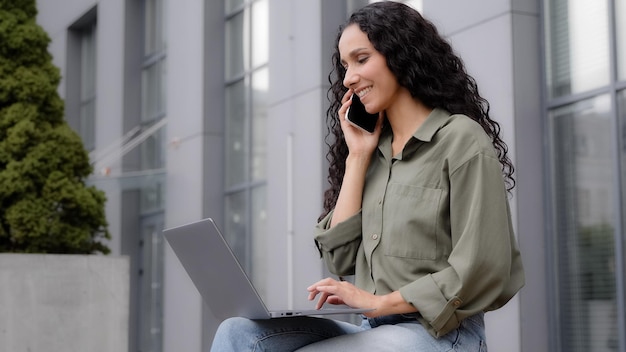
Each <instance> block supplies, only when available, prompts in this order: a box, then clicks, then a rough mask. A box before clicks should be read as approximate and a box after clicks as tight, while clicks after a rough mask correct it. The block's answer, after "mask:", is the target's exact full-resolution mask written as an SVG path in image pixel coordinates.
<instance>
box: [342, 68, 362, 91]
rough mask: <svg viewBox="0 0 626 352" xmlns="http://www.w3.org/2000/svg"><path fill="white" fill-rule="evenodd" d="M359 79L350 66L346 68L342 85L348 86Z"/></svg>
mask: <svg viewBox="0 0 626 352" xmlns="http://www.w3.org/2000/svg"><path fill="white" fill-rule="evenodd" d="M358 81H359V77H358V75H357V74H356V73H355V72H354V70H351V69H350V68H348V69H346V75H345V76H344V77H343V86H344V87H346V88H350V87H351V86H352V85H354V84H355V83H357V82H358Z"/></svg>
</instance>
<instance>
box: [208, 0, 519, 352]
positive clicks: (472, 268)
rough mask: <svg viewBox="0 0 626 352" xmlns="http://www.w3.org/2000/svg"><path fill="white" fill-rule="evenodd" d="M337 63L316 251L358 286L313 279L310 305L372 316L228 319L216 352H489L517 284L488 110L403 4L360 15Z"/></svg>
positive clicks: (507, 174)
mask: <svg viewBox="0 0 626 352" xmlns="http://www.w3.org/2000/svg"><path fill="white" fill-rule="evenodd" d="M333 61H334V64H335V68H334V72H335V74H336V78H337V79H336V80H333V79H332V78H331V84H332V86H331V88H330V93H331V98H332V99H334V100H333V101H332V104H331V106H330V108H329V110H328V113H327V120H328V122H329V128H330V133H331V137H333V143H332V145H330V151H329V154H328V158H329V162H330V170H329V171H330V172H329V181H330V188H329V189H328V190H327V191H326V194H325V200H324V209H325V210H324V213H323V214H322V216H321V217H320V219H319V223H318V225H317V227H316V236H315V241H316V244H317V246H318V248H319V250H320V253H321V255H322V257H323V258H324V261H325V262H326V265H327V266H328V268H329V270H330V271H331V272H333V273H334V274H336V275H338V276H340V277H341V276H344V275H354V276H355V283H354V285H353V284H351V283H348V282H346V281H337V280H334V279H331V278H327V279H324V280H321V281H319V282H317V283H314V284H313V285H311V286H310V287H309V288H308V290H309V299H310V300H314V299H318V302H317V307H318V308H321V307H322V306H323V305H324V304H326V303H329V304H347V305H349V306H351V307H355V308H373V309H374V310H373V311H371V312H368V313H366V314H365V315H364V319H363V324H362V325H361V326H359V327H357V326H354V325H351V324H347V323H344V322H337V321H333V320H329V319H318V318H310V317H304V318H296V319H294V318H288V319H287V320H269V321H251V320H246V319H242V318H233V319H229V320H226V321H225V322H224V323H223V324H222V325H221V326H220V328H219V329H218V332H217V335H216V338H215V341H214V349H215V350H229V349H232V350H271V351H279V350H280V351H282V350H284V351H291V350H296V349H298V348H300V349H299V350H300V351H320V350H337V351H340V350H341V351H343V350H361V349H362V348H366V349H368V350H375V351H383V350H390V351H450V350H454V351H483V350H486V345H485V333H484V322H483V312H485V311H488V310H493V309H497V308H499V307H501V306H502V305H504V304H505V303H506V302H507V301H508V300H509V299H510V298H511V297H512V296H513V295H515V294H516V292H517V291H518V290H519V289H520V288H521V287H522V286H523V284H524V274H523V269H522V263H521V258H520V255H519V251H518V249H517V246H516V244H515V238H514V234H513V230H512V223H511V217H510V211H509V206H508V202H507V189H508V190H511V189H512V188H513V186H514V184H515V181H514V179H513V177H512V174H513V165H512V164H511V162H510V160H509V158H508V157H507V147H506V144H505V143H504V142H503V141H502V139H501V138H500V136H499V130H500V128H499V125H498V124H497V123H496V122H495V121H493V120H491V118H490V117H489V107H488V103H487V102H486V100H485V99H483V98H482V97H481V96H480V95H479V93H478V88H477V86H476V83H475V81H474V80H473V79H472V78H471V77H470V76H469V75H468V74H467V73H466V71H465V68H464V66H463V63H462V61H461V60H460V59H459V58H458V57H457V56H456V55H455V54H454V53H453V51H452V49H451V47H450V45H449V44H448V43H447V42H446V41H445V40H443V39H442V38H441V37H440V36H439V34H438V32H437V30H436V28H435V27H434V26H433V25H432V24H431V23H430V22H428V21H427V20H425V19H424V18H422V17H421V15H420V14H419V13H418V12H417V11H415V10H413V9H411V8H410V7H408V6H406V5H403V4H400V3H395V2H378V3H373V4H370V5H368V6H366V7H364V8H362V9H361V10H359V11H357V12H356V13H354V14H353V15H352V16H351V17H350V19H349V21H348V23H347V24H346V25H345V26H343V27H342V28H341V30H340V32H339V35H338V37H337V41H336V52H335V54H334V55H333ZM331 77H332V73H331ZM353 94H357V95H358V96H359V97H360V98H361V101H362V102H363V104H364V106H365V109H366V110H367V111H368V112H370V113H379V117H378V123H377V126H376V129H375V131H374V132H373V133H371V134H370V133H367V132H363V131H361V130H360V129H358V128H356V127H354V126H353V125H351V124H350V123H349V122H348V121H346V118H345V115H346V111H347V110H348V108H349V107H350V105H351V104H352V100H351V99H350V98H351V96H352V95H353ZM235 343H240V344H238V345H237V344H235ZM227 345H229V347H226V346H227Z"/></svg>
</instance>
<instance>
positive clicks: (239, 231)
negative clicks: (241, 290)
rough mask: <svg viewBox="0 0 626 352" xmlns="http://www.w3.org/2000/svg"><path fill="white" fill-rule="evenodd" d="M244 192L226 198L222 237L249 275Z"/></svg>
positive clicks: (246, 212)
mask: <svg viewBox="0 0 626 352" xmlns="http://www.w3.org/2000/svg"><path fill="white" fill-rule="evenodd" d="M246 193H247V192H245V191H242V192H237V193H231V194H229V195H227V196H226V228H225V231H224V237H225V239H226V241H227V242H228V244H229V245H230V248H231V249H232V250H233V253H235V256H236V257H237V260H239V263H240V264H241V266H242V267H243V268H244V269H245V270H246V272H247V273H248V274H249V273H250V270H249V269H250V264H249V263H250V259H251V258H250V256H249V253H248V251H249V249H248V244H249V243H250V240H249V239H248V238H247V237H246V234H247V233H249V230H250V229H248V216H247V214H248V208H247V207H246V204H248V202H247V199H246Z"/></svg>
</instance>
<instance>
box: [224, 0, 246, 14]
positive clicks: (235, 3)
mask: <svg viewBox="0 0 626 352" xmlns="http://www.w3.org/2000/svg"><path fill="white" fill-rule="evenodd" d="M243 1H244V0H226V13H227V14H228V13H231V12H232V11H233V10H236V9H237V8H238V7H241V5H243Z"/></svg>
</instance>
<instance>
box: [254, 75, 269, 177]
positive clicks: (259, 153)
mask: <svg viewBox="0 0 626 352" xmlns="http://www.w3.org/2000/svg"><path fill="white" fill-rule="evenodd" d="M268 90H269V69H268V68H267V67H266V68H264V69H261V70H258V71H257V72H255V73H254V75H253V76H252V159H251V160H250V163H251V168H252V179H253V180H264V179H265V178H266V176H267V175H266V169H265V167H266V163H267V129H266V126H267V103H268Z"/></svg>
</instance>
